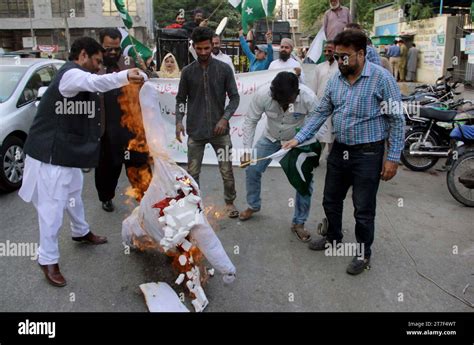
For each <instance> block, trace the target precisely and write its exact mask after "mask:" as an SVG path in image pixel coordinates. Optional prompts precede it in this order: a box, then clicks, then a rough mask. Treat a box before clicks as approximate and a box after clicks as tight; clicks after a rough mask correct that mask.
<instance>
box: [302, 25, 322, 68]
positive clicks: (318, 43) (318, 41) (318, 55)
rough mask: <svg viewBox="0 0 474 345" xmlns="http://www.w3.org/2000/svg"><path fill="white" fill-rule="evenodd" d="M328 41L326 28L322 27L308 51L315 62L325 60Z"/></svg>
mask: <svg viewBox="0 0 474 345" xmlns="http://www.w3.org/2000/svg"><path fill="white" fill-rule="evenodd" d="M325 42H326V33H325V32H324V28H323V27H322V28H321V29H320V30H319V32H318V34H317V35H316V37H315V38H314V40H313V42H311V45H310V47H309V50H308V53H307V54H306V56H307V57H309V58H310V59H311V60H313V62H315V63H321V62H324V61H325V60H326V59H325V57H324V54H323V48H324V43H325Z"/></svg>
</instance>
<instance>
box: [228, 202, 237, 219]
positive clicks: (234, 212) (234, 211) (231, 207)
mask: <svg viewBox="0 0 474 345" xmlns="http://www.w3.org/2000/svg"><path fill="white" fill-rule="evenodd" d="M225 208H226V212H227V216H228V217H229V218H237V217H238V216H239V211H238V210H237V208H236V207H235V206H234V204H227V205H226V207H225Z"/></svg>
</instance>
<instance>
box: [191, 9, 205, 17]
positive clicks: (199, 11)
mask: <svg viewBox="0 0 474 345" xmlns="http://www.w3.org/2000/svg"><path fill="white" fill-rule="evenodd" d="M198 13H202V15H204V10H203V9H202V8H196V9H195V10H194V11H193V16H195V15H196V14H198Z"/></svg>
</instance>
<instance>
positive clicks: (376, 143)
mask: <svg viewBox="0 0 474 345" xmlns="http://www.w3.org/2000/svg"><path fill="white" fill-rule="evenodd" d="M336 144H338V145H339V146H341V147H345V148H348V149H351V150H367V149H372V148H375V147H377V146H380V145H384V144H385V139H384V140H379V141H374V142H372V143H363V144H356V145H347V144H342V143H340V142H338V141H336Z"/></svg>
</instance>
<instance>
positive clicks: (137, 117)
mask: <svg viewBox="0 0 474 345" xmlns="http://www.w3.org/2000/svg"><path fill="white" fill-rule="evenodd" d="M139 92H140V85H135V84H130V85H127V86H124V87H123V88H122V94H121V95H120V96H119V97H118V102H119V104H120V108H121V109H122V112H123V116H122V119H121V122H120V124H121V125H122V126H123V127H126V128H128V130H130V131H131V132H132V133H133V134H135V137H134V138H132V139H131V140H130V141H129V143H128V148H127V149H128V150H129V151H136V152H141V153H147V154H148V153H149V149H148V145H147V143H146V136H145V128H144V127H143V119H142V112H141V108H140V100H139ZM150 162H151V159H150ZM127 175H128V178H129V180H130V183H131V185H132V187H130V188H128V189H127V191H126V192H125V194H126V195H128V196H131V197H133V198H135V199H136V200H137V201H138V202H140V200H141V199H142V198H143V195H144V194H145V192H146V190H147V189H148V186H149V185H150V182H151V179H152V172H151V170H150V169H149V167H148V165H143V166H141V167H139V168H135V167H129V168H128V169H127Z"/></svg>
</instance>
